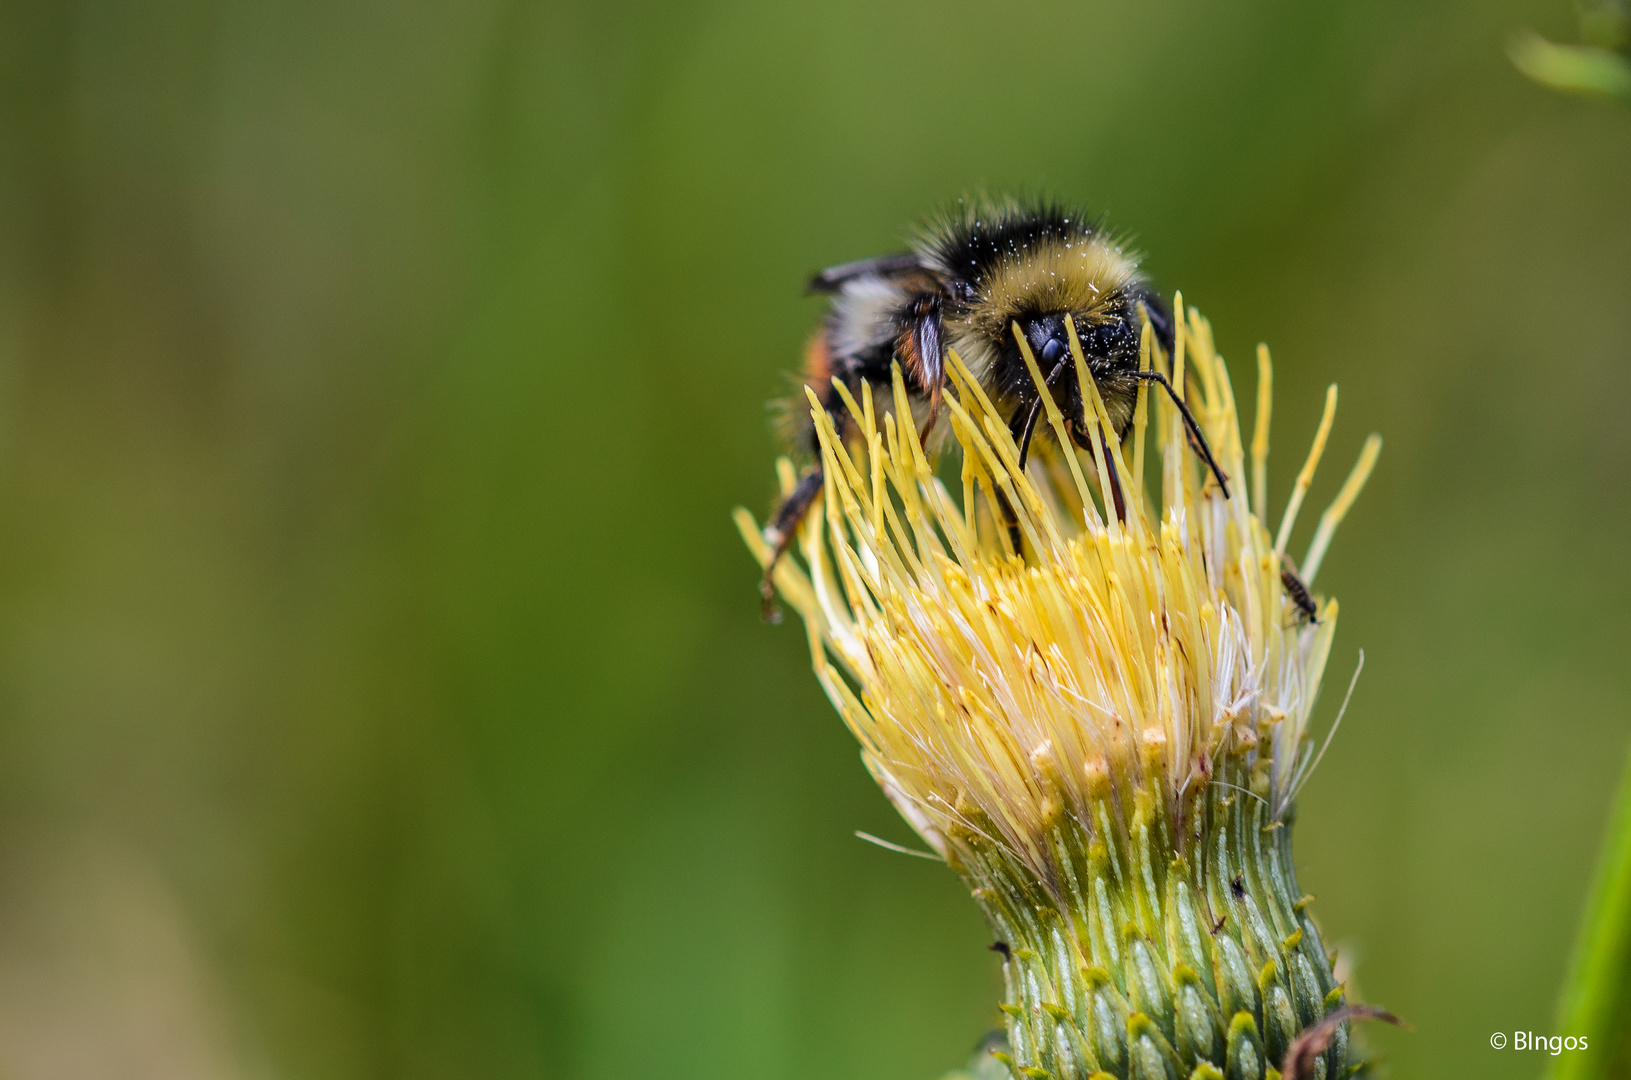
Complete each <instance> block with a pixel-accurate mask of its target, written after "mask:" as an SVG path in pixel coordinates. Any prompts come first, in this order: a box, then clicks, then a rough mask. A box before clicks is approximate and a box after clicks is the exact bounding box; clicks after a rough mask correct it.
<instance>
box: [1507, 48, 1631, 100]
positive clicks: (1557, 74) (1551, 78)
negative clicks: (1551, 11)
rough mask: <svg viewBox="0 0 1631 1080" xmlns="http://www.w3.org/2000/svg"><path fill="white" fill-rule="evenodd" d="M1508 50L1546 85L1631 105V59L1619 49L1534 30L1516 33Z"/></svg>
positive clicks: (1524, 69)
mask: <svg viewBox="0 0 1631 1080" xmlns="http://www.w3.org/2000/svg"><path fill="white" fill-rule="evenodd" d="M1506 51H1507V55H1508V56H1510V57H1512V63H1513V64H1515V65H1517V68H1518V70H1519V71H1521V72H1523V73H1524V74H1525V75H1527V76H1529V78H1531V79H1533V80H1534V81H1535V82H1538V83H1540V84H1541V85H1542V86H1545V87H1548V88H1550V89H1552V90H1558V91H1561V92H1563V93H1565V94H1583V95H1586V96H1588V97H1606V98H1613V99H1614V100H1616V101H1619V102H1621V103H1623V104H1627V105H1631V60H1627V59H1626V58H1625V57H1624V56H1621V55H1619V54H1618V53H1614V52H1610V51H1609V50H1607V49H1599V48H1596V47H1595V46H1591V45H1558V44H1556V43H1554V42H1551V41H1547V40H1546V39H1545V38H1543V37H1541V36H1540V35H1539V34H1537V33H1535V32H1534V31H1533V30H1524V31H1522V32H1520V33H1518V34H1516V35H1514V36H1513V38H1512V40H1511V41H1510V42H1508V44H1507V50H1506Z"/></svg>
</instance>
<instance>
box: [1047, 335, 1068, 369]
mask: <svg viewBox="0 0 1631 1080" xmlns="http://www.w3.org/2000/svg"><path fill="white" fill-rule="evenodd" d="M1064 358H1065V343H1064V342H1063V341H1060V340H1059V339H1058V338H1049V339H1048V340H1047V341H1045V342H1043V343H1042V367H1043V368H1044V370H1051V369H1053V368H1055V367H1057V366H1059V362H1060V361H1061V360H1063V359H1064Z"/></svg>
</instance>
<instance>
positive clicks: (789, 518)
mask: <svg viewBox="0 0 1631 1080" xmlns="http://www.w3.org/2000/svg"><path fill="white" fill-rule="evenodd" d="M821 485H822V472H821V465H820V464H819V463H818V464H817V465H816V467H815V468H814V469H812V470H810V472H808V473H806V474H805V475H804V478H803V479H802V480H800V481H799V482H798V485H797V486H796V487H794V488H793V493H792V494H791V495H789V496H787V498H785V499H783V500H782V504H781V506H780V507H778V508H777V510H776V517H775V518H774V519H773V520H772V521H771V523H770V524H769V525H767V526H765V531H764V538H765V543H766V544H767V545H769V547H770V561H769V562H767V563H765V574H764V577H762V578H760V579H759V598H760V601H761V604H760V614H761V615H762V616H763V617H764V620H765V622H768V623H778V622H781V621H782V614H781V611H780V610H778V609H777V607H776V583H775V581H774V578H775V575H776V564H777V563H779V562H781V559H782V556H783V555H785V554H787V549H788V548H789V547H791V546H792V544H793V537H794V536H795V535H796V534H797V533H798V529H799V525H800V524H802V523H803V521H804V517H805V515H806V514H808V513H809V512H810V507H811V506H812V505H813V504H814V503H815V501H816V496H817V495H820V494H821Z"/></svg>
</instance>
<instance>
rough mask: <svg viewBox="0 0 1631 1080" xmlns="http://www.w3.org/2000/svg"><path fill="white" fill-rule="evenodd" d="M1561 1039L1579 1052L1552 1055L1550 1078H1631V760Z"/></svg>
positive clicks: (1589, 909) (1569, 984) (1578, 951)
mask: <svg viewBox="0 0 1631 1080" xmlns="http://www.w3.org/2000/svg"><path fill="white" fill-rule="evenodd" d="M1560 1020H1561V1025H1560V1027H1561V1030H1562V1033H1563V1034H1564V1035H1583V1036H1586V1037H1587V1038H1588V1039H1589V1040H1590V1044H1589V1045H1590V1049H1589V1050H1587V1051H1586V1052H1584V1053H1575V1054H1563V1055H1560V1056H1558V1057H1555V1058H1553V1070H1552V1072H1551V1074H1550V1075H1551V1076H1552V1078H1553V1080H1609V1078H1610V1077H1614V1078H1622V1077H1627V1076H1631V762H1628V763H1627V769H1626V774H1625V776H1624V777H1623V778H1622V779H1621V781H1620V792H1619V796H1618V797H1617V799H1616V800H1615V805H1614V810H1613V813H1612V815H1611V816H1610V818H1609V828H1608V838H1607V843H1606V844H1605V845H1604V847H1603V856H1602V862H1601V863H1600V864H1599V865H1598V867H1597V880H1596V882H1595V884H1594V885H1593V886H1592V891H1591V895H1590V897H1589V898H1588V899H1587V903H1586V913H1585V921H1584V922H1583V923H1582V925H1581V934H1580V940H1579V941H1578V942H1577V943H1576V945H1575V953H1574V961H1573V963H1572V964H1571V965H1570V970H1569V975H1568V979H1567V981H1566V982H1565V983H1564V985H1563V999H1562V1001H1561V1003H1560Z"/></svg>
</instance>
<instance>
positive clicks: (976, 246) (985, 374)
mask: <svg viewBox="0 0 1631 1080" xmlns="http://www.w3.org/2000/svg"><path fill="white" fill-rule="evenodd" d="M809 291H810V292H813V293H821V294H824V295H827V296H830V297H831V298H832V300H831V307H830V308H829V310H828V312H827V316H826V319H825V320H824V321H823V322H822V324H821V327H820V329H819V330H817V332H816V333H815V335H814V336H813V337H812V338H811V340H810V343H809V346H808V349H807V351H806V358H805V372H804V380H803V381H804V382H805V384H806V385H808V386H809V387H811V389H812V390H814V391H815V394H816V397H817V399H818V401H819V402H820V404H821V407H822V408H823V409H825V410H826V411H827V413H828V414H829V415H830V416H831V417H832V420H833V424H834V426H835V427H836V428H837V430H838V431H839V432H840V434H845V433H847V432H848V429H849V426H850V425H851V424H852V423H853V421H852V420H851V419H850V417H849V414H848V410H846V409H845V408H844V405H843V400H842V398H841V397H840V395H839V393H838V391H837V390H836V389H835V388H834V386H833V383H834V382H835V381H839V382H842V383H843V384H844V386H845V388H846V389H848V390H849V391H850V392H851V394H853V395H854V396H856V397H859V396H860V393H861V384H862V383H870V384H871V385H872V386H873V387H874V388H876V389H878V390H881V391H882V392H881V393H874V395H873V396H874V397H875V398H878V399H879V400H880V401H883V402H888V401H889V400H890V391H889V387H890V385H891V381H892V379H891V368H892V366H893V365H894V364H897V363H898V364H899V365H900V368H901V374H902V378H903V381H904V382H905V385H906V391H907V397H908V399H909V401H910V404H911V407H912V413H913V422H914V423H915V424H916V425H917V426H918V428H919V431H920V433H921V435H922V437H923V439H924V441H925V442H926V443H928V442H930V439H931V437H932V435H933V433H934V429H935V427H936V423H937V421H938V419H939V414H940V398H941V394H942V392H943V391H944V388H945V382H946V351H947V350H948V349H956V350H957V354H958V356H959V357H960V358H961V359H962V361H963V363H964V364H965V365H967V367H968V369H969V371H970V372H971V373H972V374H973V375H974V377H975V378H976V379H978V380H979V382H980V385H981V386H982V388H983V389H984V390H985V392H986V394H987V395H989V396H990V398H991V400H992V402H993V403H994V404H995V405H996V407H997V408H998V409H1000V410H1002V412H1003V414H1004V415H1006V416H1008V417H1010V420H1009V430H1010V432H1011V433H1012V434H1013V436H1014V442H1015V444H1016V445H1017V446H1018V448H1019V454H1020V457H1019V460H1020V464H1021V466H1022V467H1023V465H1024V463H1025V461H1026V460H1027V456H1028V455H1029V453H1030V448H1031V442H1032V439H1033V438H1034V437H1036V434H1037V426H1038V425H1037V421H1038V419H1039V418H1040V416H1041V414H1042V398H1041V395H1040V394H1039V393H1038V391H1037V388H1036V385H1035V383H1034V382H1033V380H1032V379H1031V375H1030V372H1029V371H1028V369H1027V368H1026V365H1025V360H1024V355H1023V353H1022V351H1021V349H1020V346H1019V339H1020V338H1023V339H1024V340H1025V342H1026V343H1027V344H1028V345H1029V346H1030V349H1031V352H1032V354H1033V355H1034V356H1035V358H1036V362H1037V365H1038V367H1039V368H1040V370H1041V372H1042V374H1043V377H1044V379H1043V381H1044V382H1045V383H1046V385H1047V387H1048V389H1049V391H1050V393H1051V394H1052V395H1053V398H1054V401H1055V402H1056V403H1057V404H1058V406H1059V408H1060V410H1061V411H1062V412H1063V413H1064V415H1065V418H1066V431H1067V433H1068V434H1069V436H1070V438H1071V441H1072V442H1074V443H1075V444H1076V445H1077V446H1080V447H1083V448H1088V447H1091V445H1092V442H1091V438H1092V436H1091V431H1092V429H1093V427H1094V426H1095V425H1096V424H1097V422H1098V421H1097V419H1096V418H1094V417H1090V415H1089V414H1088V412H1087V411H1086V408H1085V403H1084V402H1083V400H1082V394H1081V388H1080V386H1079V385H1078V384H1077V381H1076V378H1075V376H1074V364H1073V363H1072V362H1071V352H1070V338H1069V334H1068V331H1067V330H1066V327H1065V317H1066V316H1067V315H1068V316H1070V317H1071V320H1072V322H1073V323H1074V324H1075V327H1076V332H1077V336H1078V337H1079V339H1080V341H1081V346H1082V352H1083V355H1084V358H1085V359H1086V361H1087V368H1088V372H1089V373H1090V374H1091V376H1092V378H1093V381H1094V383H1095V384H1096V385H1097V387H1098V392H1099V395H1100V397H1101V398H1102V399H1103V401H1104V406H1105V410H1106V412H1107V413H1108V414H1109V418H1110V422H1111V425H1112V426H1113V428H1114V429H1115V436H1116V438H1117V439H1120V438H1122V437H1123V436H1125V435H1126V433H1127V429H1128V428H1129V427H1130V426H1131V425H1132V419H1133V409H1134V406H1135V405H1136V402H1137V397H1138V387H1139V385H1140V383H1141V382H1144V381H1149V382H1154V383H1157V384H1159V385H1160V386H1161V387H1162V388H1163V389H1165V390H1166V392H1167V393H1168V394H1169V395H1171V397H1172V400H1173V402H1174V403H1175V404H1176V405H1177V407H1178V411H1179V412H1180V413H1181V414H1182V416H1183V420H1184V424H1185V426H1186V428H1187V429H1188V433H1189V439H1190V443H1191V445H1192V446H1193V447H1194V449H1195V450H1196V452H1197V453H1198V454H1199V455H1200V456H1201V458H1202V459H1203V460H1204V461H1205V462H1206V464H1207V466H1208V467H1209V468H1210V469H1211V471H1212V472H1213V474H1214V475H1215V476H1216V477H1217V481H1218V485H1219V487H1220V488H1221V489H1222V491H1223V494H1224V497H1225V498H1227V497H1228V494H1229V487H1228V478H1227V477H1226V476H1225V475H1224V473H1223V470H1222V469H1220V468H1219V467H1218V464H1217V462H1216V460H1214V458H1213V456H1212V451H1211V449H1210V448H1209V447H1208V445H1207V443H1206V438H1205V436H1204V435H1203V434H1202V433H1201V429H1200V425H1198V424H1197V423H1196V422H1195V418H1194V416H1193V415H1192V414H1191V413H1190V411H1189V409H1188V407H1187V406H1185V405H1184V402H1183V399H1182V398H1181V397H1180V396H1179V395H1178V393H1177V391H1176V390H1174V389H1173V386H1172V383H1171V382H1170V381H1169V380H1168V379H1167V376H1165V375H1163V374H1162V373H1161V372H1159V371H1140V370H1139V354H1140V349H1139V343H1140V338H1141V335H1142V329H1143V319H1144V318H1145V317H1146V316H1147V317H1148V319H1149V321H1150V326H1151V329H1152V330H1153V331H1154V333H1155V336H1156V339H1157V340H1158V341H1159V342H1160V343H1161V345H1162V347H1163V348H1164V349H1165V350H1166V353H1167V355H1169V356H1170V355H1171V353H1172V344H1173V325H1172V316H1171V313H1170V311H1169V309H1168V308H1167V306H1166V304H1165V303H1164V302H1163V301H1162V299H1161V298H1160V297H1159V296H1158V295H1157V294H1156V293H1155V292H1154V291H1153V290H1151V288H1150V287H1149V285H1148V283H1147V282H1146V281H1145V279H1144V277H1143V276H1142V275H1141V274H1140V273H1139V270H1138V261H1137V258H1136V257H1135V256H1134V255H1133V254H1131V253H1130V252H1128V251H1127V250H1126V249H1124V248H1123V247H1122V246H1121V245H1120V244H1119V243H1117V242H1116V240H1115V239H1114V238H1113V237H1111V236H1110V235H1108V234H1107V233H1106V232H1105V231H1104V229H1103V228H1102V227H1101V226H1100V225H1099V224H1098V223H1097V222H1096V221H1095V220H1094V219H1092V218H1091V217H1089V216H1088V215H1087V214H1085V213H1083V212H1082V211H1080V210H1078V209H1074V208H1071V207H1066V206H1063V205H1060V204H1057V203H1052V202H1046V201H1040V200H1036V201H1023V202H1022V201H1019V200H1014V199H1004V200H999V201H993V200H969V201H964V202H961V203H959V204H958V205H957V207H955V208H954V209H953V210H952V211H951V212H948V213H946V214H944V215H942V216H941V217H940V218H939V219H938V220H935V221H933V222H932V223H931V224H930V225H928V226H927V227H926V228H925V229H924V230H922V232H921V233H920V234H919V235H918V236H917V237H916V238H915V239H914V240H913V242H912V243H911V247H910V250H908V251H904V252H900V253H898V254H893V255H885V256H882V257H879V258H874V259H862V260H860V261H858V262H850V263H844V264H842V265H840V266H834V267H830V268H828V269H826V270H823V271H821V272H820V273H819V274H816V275H815V276H814V277H813V278H811V280H810V283H809ZM794 404H795V411H802V410H798V409H797V405H798V403H794ZM1044 430H1046V429H1044ZM800 441H803V442H805V443H806V444H807V445H809V446H810V447H811V448H812V450H813V451H814V454H815V460H816V465H815V467H814V469H812V470H811V471H810V472H808V473H806V474H805V475H804V477H803V478H802V479H801V480H800V481H799V483H798V484H797V486H796V487H795V488H794V489H793V491H792V493H791V494H790V495H788V496H787V498H786V499H785V500H784V501H783V502H782V504H781V507H780V508H779V509H778V510H777V511H776V515H775V517H774V518H773V519H772V521H771V523H770V525H769V526H767V527H766V529H765V542H766V543H767V544H768V545H769V546H770V548H771V551H772V553H773V556H772V559H771V562H770V564H769V566H768V567H767V569H766V571H765V576H764V579H763V581H762V582H761V583H760V592H761V593H762V595H763V596H764V598H765V603H766V610H767V612H769V611H770V610H771V608H770V605H771V603H772V600H773V597H774V589H773V586H772V584H771V572H772V571H773V570H774V568H775V565H776V561H777V560H778V559H779V558H780V557H781V556H782V554H783V553H784V552H785V551H786V549H787V547H788V545H789V544H790V543H791V541H792V537H793V534H794V533H795V532H796V531H797V529H798V525H799V522H801V521H802V520H803V519H804V516H805V514H807V513H808V512H809V509H810V507H811V505H812V504H813V503H814V502H815V499H816V496H817V495H819V494H820V493H821V489H822V483H823V477H822V471H821V464H820V461H821V453H820V446H819V443H818V442H817V441H816V439H815V432H814V425H811V424H808V423H807V424H806V425H805V429H804V430H803V432H802V434H801V435H800ZM1110 487H1111V490H1112V493H1113V495H1114V500H1115V503H1116V512H1117V513H1118V514H1121V513H1124V509H1123V504H1122V495H1121V487H1120V480H1119V478H1117V477H1115V476H1111V477H1110ZM1003 513H1004V516H1005V518H1006V519H1007V524H1008V528H1009V534H1010V536H1011V537H1013V539H1014V548H1015V550H1016V551H1018V550H1019V549H1020V548H1019V539H1018V532H1019V530H1018V527H1017V524H1016V521H1015V519H1014V516H1013V511H1012V509H1011V508H1009V507H1006V506H1005V507H1003Z"/></svg>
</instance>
